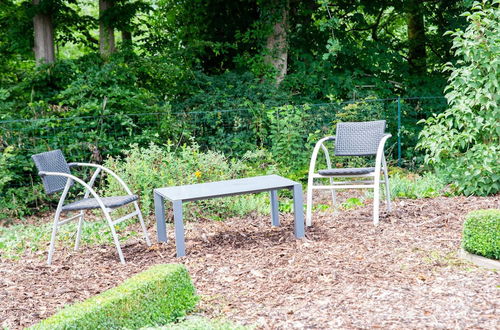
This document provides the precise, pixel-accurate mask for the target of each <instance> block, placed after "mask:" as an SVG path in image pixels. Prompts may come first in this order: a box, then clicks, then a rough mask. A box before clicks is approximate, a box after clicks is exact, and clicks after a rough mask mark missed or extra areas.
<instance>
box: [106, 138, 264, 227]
mask: <svg viewBox="0 0 500 330" xmlns="http://www.w3.org/2000/svg"><path fill="white" fill-rule="evenodd" d="M104 165H105V166H106V167H109V168H110V169H112V170H113V171H115V172H116V173H117V174H118V175H119V176H120V177H122V178H123V180H124V181H125V182H127V184H128V185H129V187H130V189H131V190H132V191H133V192H134V193H136V194H138V195H140V196H141V203H142V208H143V210H144V211H145V212H146V213H149V212H151V211H152V209H153V189H155V188H160V187H166V186H178V185H185V184H195V183H202V182H207V181H218V180H229V179H234V178H239V177H243V176H246V175H245V171H246V166H245V165H244V164H243V163H241V162H239V161H229V160H227V159H226V157H225V156H224V155H222V154H221V153H218V152H214V151H206V152H202V151H200V148H199V146H198V145H197V144H196V143H194V142H193V143H192V144H191V145H184V146H181V147H179V148H175V146H174V145H172V144H168V145H167V146H165V148H161V147H159V146H157V145H154V144H151V145H150V146H149V147H148V148H142V147H139V146H137V145H135V146H132V148H131V149H130V150H128V151H126V152H125V156H124V157H115V158H113V157H110V158H108V159H107V160H106V161H105V164H104ZM104 191H105V192H106V194H108V195H116V194H120V193H122V189H121V188H120V186H119V185H118V184H117V183H116V181H113V180H110V181H109V182H108V184H107V187H106V188H105V189H104ZM258 196H260V195H257V196H255V195H244V196H238V197H228V198H220V199H210V200H204V201H198V202H193V203H189V204H187V205H186V208H185V212H186V217H187V218H192V217H197V216H203V217H207V216H209V217H211V218H215V219H221V218H226V217H228V216H235V215H243V214H247V213H250V212H252V211H258V212H264V210H265V211H266V212H267V210H268V209H269V205H268V202H267V198H264V197H258Z"/></svg>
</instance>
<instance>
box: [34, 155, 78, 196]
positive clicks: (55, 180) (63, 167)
mask: <svg viewBox="0 0 500 330" xmlns="http://www.w3.org/2000/svg"><path fill="white" fill-rule="evenodd" d="M31 158H32V159H33V161H34V162H35V165H36V168H37V169H38V171H44V172H61V173H66V174H71V172H70V170H69V166H68V163H67V162H66V159H65V158H64V155H63V153H62V151H61V150H59V149H58V150H53V151H48V152H42V153H40V154H36V155H33V156H31ZM67 181H68V179H67V178H65V177H61V176H42V182H43V187H44V189H45V192H46V193H47V194H49V195H50V194H53V193H55V192H59V191H62V190H63V189H64V186H66V182H67ZM71 184H72V185H73V183H71Z"/></svg>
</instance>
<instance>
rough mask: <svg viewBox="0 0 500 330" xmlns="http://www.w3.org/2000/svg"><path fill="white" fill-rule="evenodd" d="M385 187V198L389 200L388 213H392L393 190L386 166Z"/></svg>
mask: <svg viewBox="0 0 500 330" xmlns="http://www.w3.org/2000/svg"><path fill="white" fill-rule="evenodd" d="M384 185H385V198H386V199H387V212H391V211H392V205H391V189H390V186H389V175H388V174H387V166H384Z"/></svg>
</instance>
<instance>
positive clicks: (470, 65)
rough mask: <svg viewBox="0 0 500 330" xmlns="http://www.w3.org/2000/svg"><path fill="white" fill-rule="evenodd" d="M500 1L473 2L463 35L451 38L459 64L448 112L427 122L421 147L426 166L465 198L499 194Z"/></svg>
mask: <svg viewBox="0 0 500 330" xmlns="http://www.w3.org/2000/svg"><path fill="white" fill-rule="evenodd" d="M499 4H500V1H499V0H494V1H483V2H477V1H476V2H474V6H473V12H472V13H469V12H466V13H465V14H464V16H466V17H467V20H468V21H469V26H468V27H467V29H466V30H465V31H457V32H454V33H452V35H453V36H454V42H453V48H454V49H455V55H456V56H457V57H458V58H459V60H458V62H457V64H456V65H453V64H448V65H447V70H448V71H451V76H450V78H449V85H448V86H447V87H446V89H445V91H446V92H447V94H446V98H447V99H448V103H449V105H450V108H449V109H448V110H446V111H445V112H443V113H441V114H439V115H437V116H434V117H432V118H429V119H428V120H427V121H425V123H426V127H425V128H424V130H423V131H422V132H421V134H420V144H419V147H420V148H422V149H424V150H425V151H426V153H427V155H426V161H427V162H429V163H432V164H436V165H437V166H438V167H440V168H442V169H443V171H446V172H447V174H448V176H447V177H448V180H449V181H450V182H453V184H454V185H455V186H456V188H457V190H458V191H459V192H461V193H464V194H466V195H490V194H495V193H497V192H498V191H500V163H499V162H498V155H499V154H500V126H499V125H498V118H500V106H499V104H498V95H500V85H499V83H498V82H499V81H500V67H499V65H500V60H499V57H498V49H499V47H500V39H499V38H498V31H499V30H500V20H498V17H499V16H500V6H499Z"/></svg>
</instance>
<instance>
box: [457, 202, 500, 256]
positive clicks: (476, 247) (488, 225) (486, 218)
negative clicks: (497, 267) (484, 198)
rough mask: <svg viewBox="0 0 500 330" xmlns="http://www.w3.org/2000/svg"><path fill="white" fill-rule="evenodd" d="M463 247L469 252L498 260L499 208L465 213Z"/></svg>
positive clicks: (499, 247) (499, 254) (499, 248)
mask: <svg viewBox="0 0 500 330" xmlns="http://www.w3.org/2000/svg"><path fill="white" fill-rule="evenodd" d="M463 248H464V249H465V250H466V251H468V252H470V253H474V254H477V255H481V256H483V257H486V258H491V259H497V260H500V209H488V210H476V211H472V212H470V213H469V214H467V216H466V218H465V223H464V231H463Z"/></svg>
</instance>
